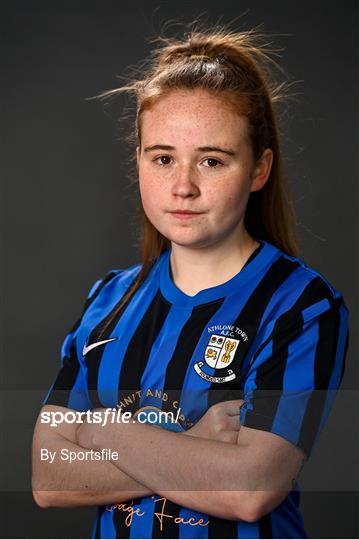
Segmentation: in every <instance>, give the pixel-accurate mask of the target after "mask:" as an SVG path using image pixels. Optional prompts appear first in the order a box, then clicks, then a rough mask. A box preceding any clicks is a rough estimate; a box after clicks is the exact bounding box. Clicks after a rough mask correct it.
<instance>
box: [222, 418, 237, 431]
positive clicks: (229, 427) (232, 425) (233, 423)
mask: <svg viewBox="0 0 359 540" xmlns="http://www.w3.org/2000/svg"><path fill="white" fill-rule="evenodd" d="M225 426H226V427H225V431H239V430H240V428H241V423H240V419H239V414H235V415H232V416H230V415H228V416H227V418H226V422H225Z"/></svg>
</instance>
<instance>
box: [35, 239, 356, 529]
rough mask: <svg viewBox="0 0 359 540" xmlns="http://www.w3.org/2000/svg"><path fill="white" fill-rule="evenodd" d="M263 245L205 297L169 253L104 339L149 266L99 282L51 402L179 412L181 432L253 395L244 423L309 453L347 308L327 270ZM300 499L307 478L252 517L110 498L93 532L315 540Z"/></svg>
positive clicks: (343, 336) (148, 499)
mask: <svg viewBox="0 0 359 540" xmlns="http://www.w3.org/2000/svg"><path fill="white" fill-rule="evenodd" d="M258 241H259V242H260V245H259V247H258V248H257V249H256V250H255V251H254V253H253V254H252V255H251V257H250V258H249V259H248V260H247V262H246V264H245V265H244V267H243V268H242V269H241V271H240V272H239V273H237V274H236V275H235V276H234V277H232V278H231V279H229V280H228V281H226V282H225V283H223V284H221V285H218V286H215V287H210V288H208V289H204V290H201V291H200V292H198V293H197V294H195V295H194V296H189V295H187V294H185V293H184V292H183V291H181V290H180V289H179V288H178V287H177V286H176V285H175V283H174V281H173V279H172V274H171V266H170V256H171V249H170V248H169V249H167V250H165V251H164V252H163V253H162V254H161V255H160V257H159V258H158V259H157V260H156V262H155V263H154V264H153V266H152V267H151V270H150V272H149V274H148V275H147V277H146V279H145V281H144V282H143V283H142V285H141V286H140V287H139V289H138V290H137V291H136V293H135V294H134V296H132V298H131V300H130V301H129V302H128V303H127V304H126V305H125V306H124V307H122V309H121V310H120V312H119V313H118V315H117V317H115V318H114V320H113V321H112V322H111V323H110V324H109V325H108V327H107V329H106V330H105V332H104V333H103V335H102V336H101V337H100V340H101V341H104V343H102V345H101V346H99V345H98V343H97V342H98V341H99V335H100V332H101V330H102V328H104V325H105V324H106V321H108V318H109V317H110V316H111V313H112V312H113V310H115V309H116V306H118V305H119V303H120V302H121V299H122V298H123V296H124V295H125V294H126V292H127V291H128V290H129V288H130V287H131V285H132V283H133V282H134V280H135V278H136V276H137V274H138V272H139V271H140V268H141V265H140V264H135V265H133V266H131V267H130V268H127V269H121V270H118V269H116V270H111V271H110V272H108V273H107V274H106V276H104V278H103V279H100V280H98V281H96V283H95V284H94V285H93V287H92V288H91V290H90V292H89V294H88V297H87V300H86V302H85V305H84V308H83V311H82V314H81V316H80V318H79V320H78V321H77V322H76V323H75V325H74V326H73V327H72V329H71V330H70V331H69V333H68V334H67V336H66V338H65V340H64V342H63V346H62V350H61V357H62V366H61V369H60V371H59V373H58V375H57V377H56V379H55V381H54V383H53V385H52V386H51V388H50V389H49V391H48V394H47V396H46V398H45V400H44V402H43V404H53V405H60V406H63V407H68V408H70V409H75V410H78V411H87V410H89V409H94V408H103V407H116V406H119V405H120V406H121V407H122V410H123V411H130V412H131V413H132V414H135V413H136V412H137V413H138V411H139V410H140V409H142V408H148V407H153V408H155V409H157V410H158V409H160V410H163V411H167V412H169V411H172V412H174V414H175V415H176V417H177V425H176V426H175V429H177V430H178V429H179V430H187V429H190V427H191V426H192V425H194V424H195V423H196V422H197V421H198V420H199V419H200V418H201V417H202V416H203V415H204V414H205V413H206V411H207V410H208V409H209V408H210V407H211V406H212V405H214V404H215V403H218V402H221V401H226V400H233V399H243V400H244V404H243V406H242V407H241V408H240V423H241V425H242V426H247V427H249V428H254V429H259V430H265V431H268V432H272V433H275V434H276V435H278V436H280V437H283V438H284V439H286V440H288V441H290V442H291V443H292V444H294V445H297V446H298V447H300V448H301V449H302V450H303V451H304V452H305V454H306V456H307V457H309V456H310V454H311V452H312V450H313V447H314V446H315V445H316V443H317V440H318V435H319V433H320V432H321V430H322V428H323V426H324V424H325V422H326V420H327V417H328V414H329V411H330V409H331V406H332V404H333V401H334V397H335V394H336V391H337V390H338V388H339V386H340V384H341V381H342V378H343V373H344V366H345V357H346V351H347V347H348V309H347V307H346V305H345V303H344V300H343V297H342V294H341V293H340V292H338V291H337V290H336V289H334V288H333V286H331V284H330V283H328V281H327V280H326V279H325V278H324V277H323V276H322V275H321V274H319V273H318V272H317V271H316V270H313V269H312V268H309V267H308V266H307V265H306V264H305V263H304V262H303V261H301V260H300V259H298V258H295V257H291V256H289V255H287V254H285V253H284V252H283V251H281V250H280V249H278V248H277V247H275V246H274V245H273V244H271V243H269V242H267V241H265V240H259V239H258ZM96 343H97V345H96V346H93V347H92V346H91V344H92V345H93V344H96ZM178 411H180V414H178ZM176 413H177V414H176ZM166 427H167V426H166ZM167 429H168V427H167ZM170 429H171V428H170ZM299 502H300V487H299V484H298V482H297V483H296V484H295V486H294V488H293V490H292V491H291V492H290V493H289V494H288V496H287V497H286V498H285V499H284V500H283V502H282V503H281V504H280V505H279V506H277V507H276V508H275V509H274V510H273V511H272V512H270V513H269V514H267V515H265V516H263V517H262V518H260V519H259V520H258V521H256V522H245V521H242V520H239V521H236V520H229V519H222V518H219V517H217V516H212V515H207V514H204V513H202V512H197V511H195V510H193V509H191V508H185V507H182V506H179V505H177V504H176V503H174V502H172V501H170V500H168V499H167V500H166V499H165V503H166V508H165V512H163V505H164V499H163V497H161V496H160V495H153V494H152V495H148V496H144V497H139V498H137V499H132V500H131V501H128V505H130V506H131V508H132V509H133V511H134V513H133V514H132V519H131V520H129V519H126V518H128V511H127V512H126V511H125V510H124V509H125V507H126V505H119V504H117V505H116V501H114V504H113V505H107V506H100V507H99V508H98V510H97V516H96V520H95V523H94V526H93V538H307V535H306V532H305V527H304V524H303V519H302V516H301V513H300V510H299ZM137 509H139V510H138V512H136V510H137ZM161 513H165V514H166V515H168V516H170V517H168V518H164V519H162V520H160V519H158V516H159V515H160V514H161ZM176 518H177V519H176ZM190 518H194V519H192V520H190ZM196 523H197V525H196V526H195V525H194V524H196Z"/></svg>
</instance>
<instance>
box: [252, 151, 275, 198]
mask: <svg viewBox="0 0 359 540" xmlns="http://www.w3.org/2000/svg"><path fill="white" fill-rule="evenodd" d="M272 164H273V151H272V150H271V149H270V148H266V149H265V150H264V152H263V154H262V155H261V157H260V158H259V159H258V160H257V162H256V164H255V166H254V169H253V172H252V175H251V179H252V185H251V191H260V190H261V189H262V187H263V186H264V184H265V183H266V182H267V180H268V178H269V175H270V172H271V169H272Z"/></svg>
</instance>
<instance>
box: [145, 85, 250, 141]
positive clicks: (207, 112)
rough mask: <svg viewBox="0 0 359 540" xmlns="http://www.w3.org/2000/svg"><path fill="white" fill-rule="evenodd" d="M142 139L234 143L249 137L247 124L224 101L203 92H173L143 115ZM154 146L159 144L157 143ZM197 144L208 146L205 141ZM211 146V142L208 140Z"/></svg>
mask: <svg viewBox="0 0 359 540" xmlns="http://www.w3.org/2000/svg"><path fill="white" fill-rule="evenodd" d="M140 126H141V136H142V138H144V137H145V138H146V139H149V138H150V139H152V138H153V137H156V136H158V135H162V136H165V137H171V138H175V139H176V140H178V139H183V138H185V139H193V138H194V139H203V138H205V139H213V137H215V138H216V139H218V137H219V136H220V139H222V144H223V142H224V141H223V139H229V140H232V139H235V140H238V138H241V139H242V138H243V137H245V136H246V135H247V129H248V120H247V118H246V117H245V116H243V115H239V114H237V113H235V111H234V110H233V107H232V106H231V105H228V104H227V103H226V102H225V101H224V99H222V98H220V97H217V96H213V95H211V94H210V93H208V92H206V91H204V90H195V91H193V92H191V91H187V90H186V91H183V90H174V91H172V92H170V93H169V94H167V95H165V96H163V97H161V98H160V99H158V101H156V103H154V104H153V105H152V106H151V107H150V108H149V109H145V110H144V111H142V113H141V122H140ZM149 143H151V144H156V142H154V143H152V141H149ZM198 143H199V144H200V145H201V144H206V143H205V142H204V141H203V140H201V141H198ZM207 143H208V140H207Z"/></svg>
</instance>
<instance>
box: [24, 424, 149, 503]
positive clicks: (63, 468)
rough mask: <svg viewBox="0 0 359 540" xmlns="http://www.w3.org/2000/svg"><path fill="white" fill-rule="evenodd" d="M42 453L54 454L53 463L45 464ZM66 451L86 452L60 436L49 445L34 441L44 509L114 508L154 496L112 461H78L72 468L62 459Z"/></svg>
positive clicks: (37, 492) (36, 484)
mask: <svg viewBox="0 0 359 540" xmlns="http://www.w3.org/2000/svg"><path fill="white" fill-rule="evenodd" d="M41 449H45V450H47V451H48V452H51V454H50V455H51V456H53V462H52V463H50V461H45V460H41ZM62 449H66V450H67V451H68V452H70V451H73V452H76V453H77V452H80V451H86V449H84V448H82V447H81V446H79V445H77V444H76V443H75V442H73V441H70V440H69V439H66V438H64V437H62V436H61V435H58V434H52V435H51V437H46V442H45V441H42V442H41V440H40V438H39V437H37V438H35V439H34V444H33V481H32V483H33V492H34V497H35V500H36V502H37V503H38V504H39V505H40V506H43V507H47V506H59V507H72V506H92V505H102V504H112V503H114V502H124V501H128V500H131V499H132V498H137V497H142V496H144V495H151V494H152V493H153V491H152V490H151V489H149V488H147V487H146V486H144V485H142V484H140V483H139V482H138V481H137V480H135V479H134V478H132V477H130V476H128V475H127V474H126V473H124V472H123V471H121V470H120V469H119V468H117V467H116V466H115V465H114V464H113V463H112V462H111V461H104V460H100V461H88V460H83V461H80V460H76V461H75V462H73V463H72V464H70V463H69V461H65V460H64V459H62V458H61V450H62ZM64 455H66V453H64Z"/></svg>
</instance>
